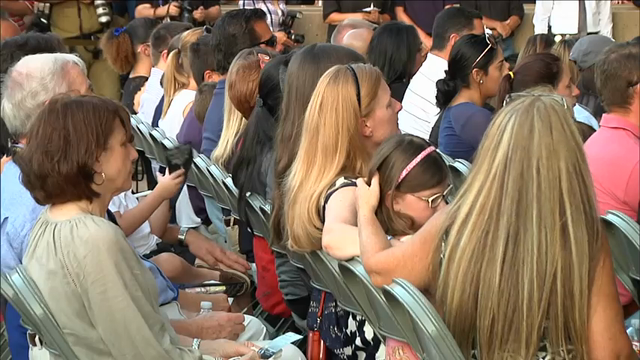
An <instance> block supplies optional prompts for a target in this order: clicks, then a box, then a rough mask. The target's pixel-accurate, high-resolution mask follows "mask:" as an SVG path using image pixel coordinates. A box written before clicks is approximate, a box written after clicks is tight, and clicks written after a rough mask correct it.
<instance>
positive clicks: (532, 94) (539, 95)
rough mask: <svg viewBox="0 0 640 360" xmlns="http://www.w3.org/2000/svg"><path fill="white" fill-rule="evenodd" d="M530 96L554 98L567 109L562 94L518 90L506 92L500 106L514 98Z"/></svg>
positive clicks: (567, 105) (505, 104)
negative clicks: (516, 91) (517, 91)
mask: <svg viewBox="0 0 640 360" xmlns="http://www.w3.org/2000/svg"><path fill="white" fill-rule="evenodd" d="M532 96H536V97H545V98H551V99H555V100H557V101H558V102H560V103H561V104H562V106H564V108H565V109H567V110H569V104H567V99H565V98H564V96H560V95H556V94H536V93H528V92H519V93H512V94H508V95H507V97H506V98H504V102H503V103H502V107H505V106H507V104H508V103H510V102H512V101H515V100H518V99H522V98H524V97H532Z"/></svg>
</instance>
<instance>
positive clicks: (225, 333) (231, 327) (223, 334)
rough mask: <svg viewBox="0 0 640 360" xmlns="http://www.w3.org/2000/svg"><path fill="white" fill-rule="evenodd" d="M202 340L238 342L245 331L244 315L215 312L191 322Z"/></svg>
mask: <svg viewBox="0 0 640 360" xmlns="http://www.w3.org/2000/svg"><path fill="white" fill-rule="evenodd" d="M189 322H192V323H193V324H194V325H195V326H196V329H197V330H196V331H197V334H196V335H197V336H198V337H199V338H200V339H202V340H219V339H227V340H237V339H238V337H239V336H240V334H242V333H243V332H244V330H245V326H244V315H242V314H235V313H229V312H221V311H214V312H210V313H208V314H202V315H198V316H196V317H195V318H193V319H191V320H189Z"/></svg>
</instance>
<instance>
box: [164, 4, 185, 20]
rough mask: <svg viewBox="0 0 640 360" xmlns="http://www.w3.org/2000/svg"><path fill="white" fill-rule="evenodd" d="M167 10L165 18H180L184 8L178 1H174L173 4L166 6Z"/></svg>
mask: <svg viewBox="0 0 640 360" xmlns="http://www.w3.org/2000/svg"><path fill="white" fill-rule="evenodd" d="M164 8H165V14H166V15H165V16H178V15H180V12H181V11H182V6H180V3H179V2H177V1H172V2H171V3H169V4H167V5H165V6H164Z"/></svg>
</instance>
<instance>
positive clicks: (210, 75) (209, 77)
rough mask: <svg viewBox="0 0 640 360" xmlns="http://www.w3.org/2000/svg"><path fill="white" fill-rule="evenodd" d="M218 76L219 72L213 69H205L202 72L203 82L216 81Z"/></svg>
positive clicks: (218, 78)
mask: <svg viewBox="0 0 640 360" xmlns="http://www.w3.org/2000/svg"><path fill="white" fill-rule="evenodd" d="M220 77H221V76H220V74H219V73H217V72H215V71H213V70H206V71H205V72H204V82H218V81H219V80H220Z"/></svg>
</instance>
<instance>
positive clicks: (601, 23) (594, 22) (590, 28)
mask: <svg viewBox="0 0 640 360" xmlns="http://www.w3.org/2000/svg"><path fill="white" fill-rule="evenodd" d="M578 5H579V2H578V1H577V0H572V1H566V0H565V1H551V0H545V1H536V8H535V11H534V13H533V26H534V32H535V33H536V34H546V33H548V32H549V30H548V29H549V23H551V32H552V33H554V34H560V35H573V34H577V33H578V17H579V16H578V14H579V7H578ZM584 7H585V10H586V12H587V32H590V33H599V34H600V35H604V36H608V37H610V38H613V17H612V14H611V1H610V0H585V2H584Z"/></svg>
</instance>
